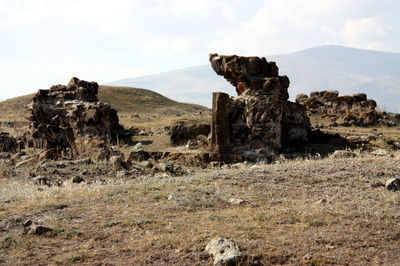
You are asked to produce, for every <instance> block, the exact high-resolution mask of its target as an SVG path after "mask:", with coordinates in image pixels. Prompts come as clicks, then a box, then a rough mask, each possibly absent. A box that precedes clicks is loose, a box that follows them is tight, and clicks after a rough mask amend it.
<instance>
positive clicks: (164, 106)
mask: <svg viewBox="0 0 400 266" xmlns="http://www.w3.org/2000/svg"><path fill="white" fill-rule="evenodd" d="M32 96H33V95H32V94H30V95H25V96H20V97H16V98H12V99H9V100H6V101H3V102H0V120H2V121H24V120H25V117H26V111H25V106H26V105H27V104H28V103H29V102H30V101H31V99H32ZM99 99H100V100H101V101H104V102H108V103H110V104H111V106H112V107H113V108H115V109H117V110H118V111H119V112H121V113H122V114H123V113H139V114H143V113H146V114H162V115H176V114H191V113H198V112H200V111H204V110H206V108H205V107H203V106H200V105H195V104H187V103H180V102H176V101H173V100H171V99H169V98H167V97H164V96H162V95H161V94H158V93H156V92H153V91H151V90H146V89H138V88H131V87H114V86H100V89H99Z"/></svg>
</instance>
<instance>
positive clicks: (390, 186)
mask: <svg viewBox="0 0 400 266" xmlns="http://www.w3.org/2000/svg"><path fill="white" fill-rule="evenodd" d="M385 187H386V189H387V190H390V191H398V190H400V179H399V178H391V179H389V180H388V181H386V184H385Z"/></svg>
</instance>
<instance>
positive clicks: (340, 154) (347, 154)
mask: <svg viewBox="0 0 400 266" xmlns="http://www.w3.org/2000/svg"><path fill="white" fill-rule="evenodd" d="M331 157H332V158H335V159H343V158H353V157H356V154H355V153H354V152H353V151H350V150H337V151H335V152H334V153H333V154H332V155H331Z"/></svg>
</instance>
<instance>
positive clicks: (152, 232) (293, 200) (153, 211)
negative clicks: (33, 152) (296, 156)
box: [0, 155, 400, 265]
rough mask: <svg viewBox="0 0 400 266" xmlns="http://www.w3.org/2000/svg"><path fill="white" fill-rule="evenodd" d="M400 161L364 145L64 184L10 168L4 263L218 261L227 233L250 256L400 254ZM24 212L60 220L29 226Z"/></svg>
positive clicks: (306, 260) (3, 217)
mask: <svg viewBox="0 0 400 266" xmlns="http://www.w3.org/2000/svg"><path fill="white" fill-rule="evenodd" d="M75 167H77V166H75ZM78 167H79V166H78ZM94 167H101V166H94ZM70 170H71V169H68V168H65V169H63V170H62V171H64V172H68V171H70ZM399 170H400V163H399V161H395V160H394V159H393V157H391V156H386V157H374V156H371V155H360V156H359V157H357V158H350V159H331V158H327V159H323V160H293V161H281V162H277V163H275V164H270V165H266V164H259V165H256V166H251V165H243V164H237V165H233V166H231V169H209V170H207V169H205V170H201V171H200V170H196V172H197V173H196V174H194V175H189V176H184V177H169V178H161V177H149V176H147V177H146V176H142V177H140V176H138V177H136V178H134V179H129V180H128V179H118V178H115V175H114V176H113V174H112V172H108V173H107V174H105V175H99V176H96V177H95V180H103V181H101V182H100V181H98V182H93V183H91V184H84V185H78V184H69V183H68V182H66V183H65V184H64V185H62V186H61V187H43V186H37V185H32V183H31V182H29V181H28V180H27V179H25V178H24V176H16V177H13V178H3V179H1V182H0V202H1V204H0V251H1V252H0V264H8V265H16V264H30V265H32V264H72V263H85V264H88V265H95V264H103V265H104V264H113V265H144V264H153V265H159V264H167V265H171V264H174V265H209V264H211V263H212V258H210V257H209V256H208V255H207V254H206V253H205V252H204V248H205V246H206V245H207V243H208V241H210V240H211V239H212V238H214V237H216V236H221V237H226V238H230V239H232V240H234V241H236V242H237V243H238V244H239V246H240V247H241V248H242V250H243V251H244V253H245V254H246V255H247V261H246V264H251V263H254V264H257V263H258V265H260V264H264V265H271V264H286V265H329V264H336V265H396V264H397V263H398V254H399V252H400V245H399V241H400V207H399V206H400V193H395V192H389V191H387V190H386V189H385V188H384V187H383V186H382V183H384V182H385V181H386V180H387V179H389V178H391V177H397V176H398V173H399ZM89 171H90V172H92V171H95V170H94V169H91V168H90V169H89ZM17 172H18V171H17ZM230 198H237V199H242V200H244V201H245V203H243V204H240V205H232V204H230V203H229V199H230ZM25 219H32V220H35V221H40V222H41V223H42V224H44V225H46V226H49V227H51V228H53V229H54V230H55V231H54V232H53V233H52V234H49V235H47V236H34V235H33V236H30V235H24V234H22V230H23V229H22V223H23V221H24V220H25Z"/></svg>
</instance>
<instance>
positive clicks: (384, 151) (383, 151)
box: [371, 149, 389, 156]
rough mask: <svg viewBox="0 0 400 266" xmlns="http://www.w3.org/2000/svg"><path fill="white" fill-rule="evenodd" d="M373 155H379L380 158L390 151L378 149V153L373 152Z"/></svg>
mask: <svg viewBox="0 0 400 266" xmlns="http://www.w3.org/2000/svg"><path fill="white" fill-rule="evenodd" d="M371 154H373V155H378V156H385V155H388V154H389V151H388V150H385V149H378V150H376V151H373V152H371Z"/></svg>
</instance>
